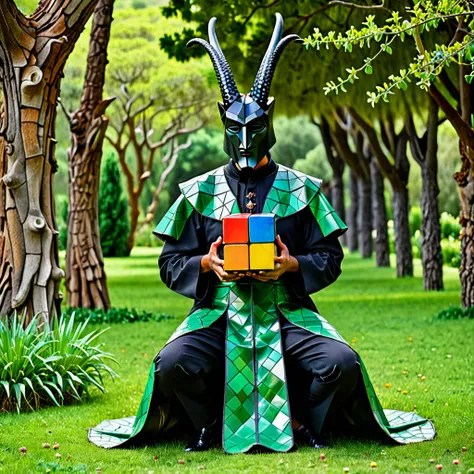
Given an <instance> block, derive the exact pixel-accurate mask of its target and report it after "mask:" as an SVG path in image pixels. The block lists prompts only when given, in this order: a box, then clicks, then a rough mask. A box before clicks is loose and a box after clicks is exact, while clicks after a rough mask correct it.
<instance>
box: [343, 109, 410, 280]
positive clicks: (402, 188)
mask: <svg viewBox="0 0 474 474" xmlns="http://www.w3.org/2000/svg"><path fill="white" fill-rule="evenodd" d="M350 114H351V116H352V117H353V118H354V120H355V121H356V123H357V125H358V126H359V127H360V128H361V130H362V131H363V132H364V134H365V135H366V137H367V139H368V141H369V144H370V147H371V149H372V153H373V156H374V157H375V159H376V160H377V165H378V167H379V170H380V171H381V173H382V174H383V176H384V177H385V178H387V179H388V180H389V182H390V185H391V186H392V190H393V207H394V210H393V213H394V216H393V217H394V230H395V252H396V253H397V276H398V277H405V276H413V252H412V249H411V238H410V227H409V210H410V207H409V203H408V189H407V185H408V176H409V172H410V163H409V161H408V157H407V142H408V132H407V130H406V126H404V127H403V128H402V130H401V131H400V132H399V133H395V124H394V121H393V119H392V117H391V116H390V115H389V116H388V118H387V119H386V120H384V121H383V122H382V123H381V132H380V134H378V133H377V131H376V130H375V128H374V127H373V125H371V124H370V123H369V122H368V121H367V120H365V119H364V118H362V117H361V116H360V115H359V114H358V113H357V111H355V110H354V109H352V108H351V109H350ZM382 143H383V144H384V146H385V148H386V149H388V150H390V153H391V155H392V156H393V158H394V161H395V163H392V161H391V160H389V159H388V157H387V155H386V153H385V151H384V150H383V148H382Z"/></svg>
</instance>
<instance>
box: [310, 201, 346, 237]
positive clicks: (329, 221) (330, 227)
mask: <svg viewBox="0 0 474 474" xmlns="http://www.w3.org/2000/svg"><path fill="white" fill-rule="evenodd" d="M309 208H310V209H311V212H312V213H313V216H314V218H315V219H316V220H317V221H318V224H319V227H320V229H321V232H322V233H323V235H324V236H325V237H327V236H328V235H329V234H332V233H333V232H336V231H339V232H340V233H341V234H342V233H343V232H345V231H346V230H347V226H346V224H344V222H343V221H342V219H341V218H340V217H339V216H338V215H337V214H336V211H335V210H334V208H333V207H332V206H331V204H329V201H328V200H327V199H326V196H325V195H324V194H323V193H321V192H320V193H318V194H317V195H316V196H315V197H314V199H313V200H312V201H311V202H310V203H309Z"/></svg>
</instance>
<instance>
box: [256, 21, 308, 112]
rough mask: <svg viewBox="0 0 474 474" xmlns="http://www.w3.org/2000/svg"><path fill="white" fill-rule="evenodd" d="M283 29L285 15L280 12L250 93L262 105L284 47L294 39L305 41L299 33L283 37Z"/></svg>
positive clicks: (267, 94) (265, 101)
mask: <svg viewBox="0 0 474 474" xmlns="http://www.w3.org/2000/svg"><path fill="white" fill-rule="evenodd" d="M282 31H283V17H282V16H281V15H280V14H279V13H276V23H275V28H274V30H273V35H272V39H271V40H270V44H269V45H268V48H267V52H266V53H265V56H264V57H263V60H262V63H261V64H260V68H259V69H258V72H257V75H256V76H255V81H254V83H253V86H252V89H251V90H250V94H249V95H250V97H252V99H253V100H255V102H257V103H258V105H260V106H261V107H264V106H265V105H266V104H267V100H268V96H269V94H270V86H271V83H272V79H273V73H274V72H275V68H276V65H277V63H278V60H279V59H280V56H281V54H282V53H283V51H284V49H285V48H286V47H287V46H288V45H289V44H290V43H291V42H293V41H298V42H301V41H303V40H302V39H301V38H300V37H299V36H298V35H288V36H285V37H284V38H283V39H281V34H282Z"/></svg>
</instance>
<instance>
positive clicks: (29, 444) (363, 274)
mask: <svg viewBox="0 0 474 474" xmlns="http://www.w3.org/2000/svg"><path fill="white" fill-rule="evenodd" d="M156 262H157V252H156V250H154V249H152V250H150V249H136V251H135V252H134V254H133V256H132V257H130V258H128V259H109V260H107V262H106V270H107V274H108V281H109V288H110V294H111V298H112V301H113V305H114V306H116V307H123V306H129V307H132V306H133V307H136V308H143V309H147V310H153V311H157V312H163V313H169V314H174V315H176V317H177V318H176V319H174V320H168V321H164V322H160V323H156V322H147V323H133V324H127V325H115V326H113V327H111V329H110V330H109V331H108V332H107V333H106V334H105V335H104V336H103V337H102V342H104V343H105V348H106V350H108V351H110V352H112V353H114V354H115V355H116V358H117V361H118V362H119V364H120V365H119V366H117V367H116V370H117V372H118V373H119V374H120V376H121V378H120V379H118V380H116V381H115V382H112V381H107V382H106V385H107V389H108V392H107V393H106V394H105V395H103V394H101V393H99V392H97V391H93V392H92V395H93V396H92V399H91V400H90V401H89V402H88V403H86V404H83V405H76V406H69V407H62V408H49V409H44V410H41V411H38V412H36V413H25V414H21V415H17V414H3V415H0V471H2V472H6V473H27V472H46V471H47V469H50V472H100V470H101V471H102V472H104V473H126V472H135V473H168V472H170V473H175V472H177V473H191V472H197V471H199V470H201V469H204V470H205V472H212V473H239V474H241V473H257V472H258V473H262V472H265V473H273V472H277V473H279V472H282V473H283V472H293V473H300V472H324V473H342V472H343V469H344V468H345V467H348V468H349V469H350V471H349V472H350V473H359V472H360V473H367V472H377V473H397V472H404V473H415V472H433V473H434V472H437V470H436V467H435V465H436V464H442V465H443V470H442V472H448V473H457V472H462V473H466V472H474V443H473V440H474V375H473V370H474V369H473V366H474V343H473V339H474V337H473V336H474V321H473V320H470V321H469V320H460V321H441V320H436V319H435V318H434V316H435V314H436V313H437V311H439V310H440V309H442V308H446V307H448V306H449V305H455V304H458V301H459V282H458V279H457V271H456V270H454V269H449V268H446V269H445V282H446V290H445V291H443V292H440V293H426V292H424V291H423V290H422V282H421V270H420V267H419V265H417V267H416V274H417V276H416V277H414V278H410V279H404V280H400V279H396V278H395V271H394V269H393V268H392V269H376V268H374V263H373V262H372V261H362V260H360V259H359V258H358V257H357V256H355V255H352V256H347V257H346V259H345V261H344V266H343V275H342V276H341V278H340V279H339V280H338V281H337V282H336V283H335V284H334V285H333V286H332V287H331V288H328V289H326V290H324V291H323V292H321V293H320V294H318V295H316V298H315V299H316V301H317V304H318V307H319V310H320V311H321V313H322V314H323V315H324V316H325V317H326V318H327V319H329V321H330V322H331V323H332V324H333V325H335V326H336V328H337V329H338V330H339V332H340V333H341V334H342V335H343V336H344V337H345V338H346V340H348V341H352V345H353V346H354V347H355V348H356V349H357V350H358V351H359V353H360V354H361V355H362V357H363V358H364V361H365V364H366V365H367V367H368V370H369V373H370V374H371V378H372V381H373V383H374V385H375V387H376V389H377V392H378V394H379V396H380V399H381V401H382V403H383V405H384V406H386V407H392V408H398V409H402V410H413V409H416V410H417V411H418V412H419V413H420V414H422V415H424V416H426V417H429V418H431V419H433V421H434V422H435V425H436V428H437V429H438V436H437V438H436V440H435V441H433V442H430V443H421V444H417V445H411V446H396V447H394V446H386V445H381V444H379V443H375V442H372V443H371V442H362V441H350V440H341V441H338V442H336V443H335V444H333V445H332V446H331V447H330V448H328V449H326V450H325V451H324V453H325V455H326V457H327V459H326V462H320V459H319V455H320V453H319V452H314V451H311V450H310V449H308V448H303V449H299V450H298V451H297V452H295V453H291V454H283V455H282V454H266V455H237V456H227V455H224V454H223V452H222V451H221V450H217V449H216V450H212V451H211V452H208V453H201V454H185V453H184V452H183V451H182V449H183V446H182V445H178V444H165V445H155V446H149V447H146V448H141V449H133V450H120V449H117V450H103V449H99V448H97V447H96V446H94V445H92V444H89V443H88V441H87V429H88V428H89V427H92V426H95V425H97V424H98V423H99V422H100V421H102V420H103V419H105V418H120V417H123V416H128V415H132V414H135V411H136V408H137V407H138V403H139V401H140V398H141V394H142V390H143V388H144V384H145V380H146V376H147V372H148V370H149V365H150V363H151V362H152V359H153V357H154V355H155V354H156V352H158V351H159V349H160V347H161V346H162V344H163V343H164V342H165V341H166V339H167V338H168V336H169V335H170V334H171V333H172V331H173V329H174V328H175V327H176V326H177V325H178V323H179V321H181V320H182V318H184V317H185V315H186V313H187V310H188V309H189V307H190V305H191V301H190V300H186V299H185V298H182V297H180V296H177V295H175V294H173V293H172V292H171V291H169V290H168V289H167V288H165V286H164V285H163V284H162V283H161V281H160V278H159V274H158V271H157V263H156ZM419 374H422V375H424V376H425V377H426V380H424V381H422V379H421V377H420V376H419ZM386 384H391V386H390V387H389V388H387V387H386ZM414 407H416V408H414ZM45 442H48V443H50V444H51V445H52V444H53V443H55V442H57V443H59V445H60V447H59V449H58V450H57V451H54V450H53V449H44V448H42V443H45ZM21 446H25V447H26V448H27V450H28V451H27V454H26V455H25V456H22V455H21V454H20V453H19V451H18V449H19V448H20V447H21ZM462 447H466V448H467V451H466V452H462ZM57 452H59V453H60V454H61V456H62V457H61V458H60V459H57V458H56V457H55V454H56V453H57ZM68 456H70V458H69V459H68ZM431 458H433V459H434V460H435V461H436V463H435V464H431V463H430V462H429V460H430V459H431ZM454 459H458V460H459V464H458V465H453V460H454ZM178 460H184V464H179V463H178ZM372 461H374V462H376V463H377V467H376V468H375V469H374V468H373V469H371V468H370V463H371V462H372ZM48 463H52V464H48Z"/></svg>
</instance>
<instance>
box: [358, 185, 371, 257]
mask: <svg viewBox="0 0 474 474" xmlns="http://www.w3.org/2000/svg"><path fill="white" fill-rule="evenodd" d="M358 187H359V205H358V208H359V212H358V224H357V227H358V230H359V253H360V256H361V257H362V258H370V257H371V256H372V247H373V246H372V202H371V195H370V194H371V192H370V188H371V186H370V181H369V180H364V179H359V180H358Z"/></svg>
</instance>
